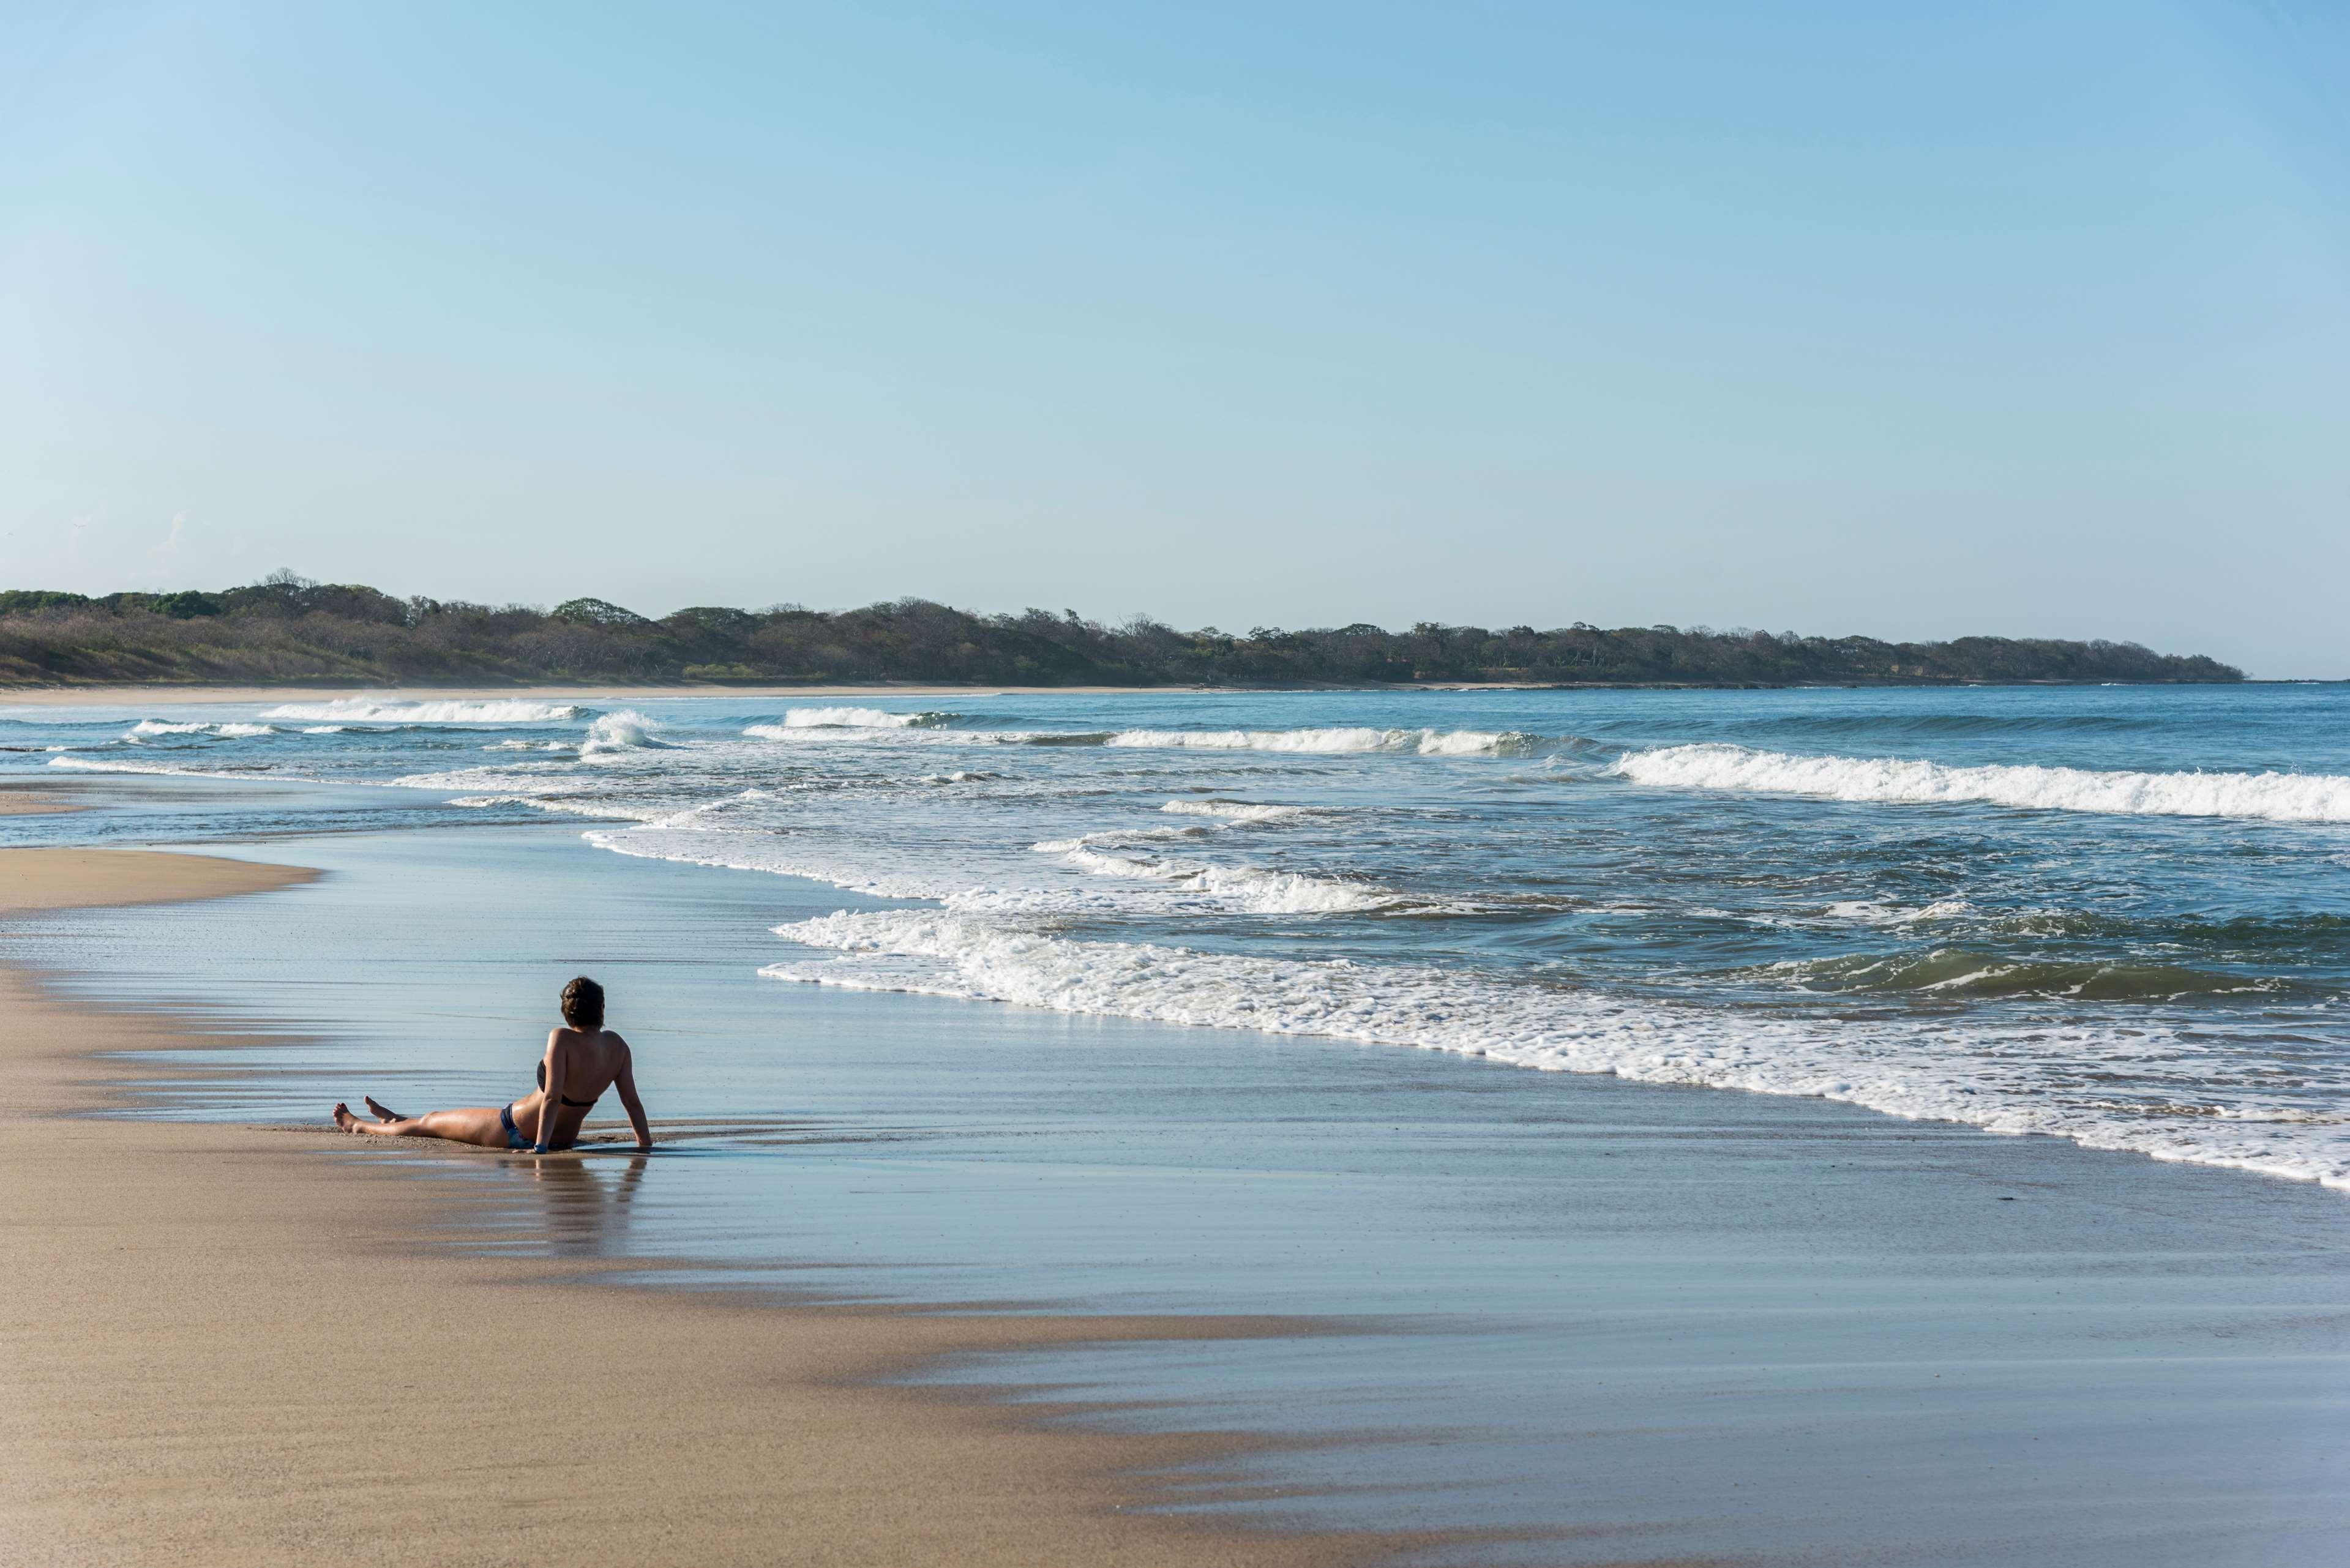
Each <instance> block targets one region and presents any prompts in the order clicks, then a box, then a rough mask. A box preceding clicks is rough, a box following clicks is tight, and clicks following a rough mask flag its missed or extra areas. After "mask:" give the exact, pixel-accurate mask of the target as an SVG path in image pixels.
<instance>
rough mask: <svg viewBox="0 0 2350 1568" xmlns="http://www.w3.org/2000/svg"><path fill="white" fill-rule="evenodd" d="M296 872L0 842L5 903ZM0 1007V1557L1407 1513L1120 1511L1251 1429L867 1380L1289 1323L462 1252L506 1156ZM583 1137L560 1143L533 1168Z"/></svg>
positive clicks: (818, 1540) (1049, 1549)
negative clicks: (1183, 1429)
mask: <svg viewBox="0 0 2350 1568" xmlns="http://www.w3.org/2000/svg"><path fill="white" fill-rule="evenodd" d="M308 875H309V874H308V873H307V872H304V871H301V870H298V869H293V868H285V867H267V866H256V865H252V864H249V863H245V862H241V861H229V860H218V859H211V858H206V857H193V856H184V855H168V854H157V853H132V852H120V851H96V850H62V849H59V850H47V849H9V850H5V851H0V918H5V916H6V915H9V914H15V913H23V912H28V911H36V910H55V909H65V908H70V907H78V906H88V905H93V904H99V903H126V902H160V901H168V900H174V899H184V898H205V897H218V896H226V895H232V894H255V893H263V892H265V891H266V890H267V889H269V888H276V887H282V886H285V885H286V884H288V883H290V882H294V881H298V880H301V879H303V878H305V877H307V876H308ZM0 1008H5V1015H6V1018H7V1027H6V1028H5V1031H0V1104H5V1106H6V1107H7V1110H6V1113H5V1116H0V1189H5V1192H6V1193H7V1199H6V1202H5V1206H0V1221H4V1222H5V1257H6V1259H7V1267H6V1268H5V1271H0V1335H5V1349H0V1562H5V1563H9V1564H11V1565H14V1568H31V1565H34V1564H51V1563H75V1564H79V1563H133V1564H136V1563H175V1564H178V1563H197V1564H205V1563H236V1564H246V1563H317V1562H322V1561H330V1560H339V1561H356V1562H381V1563H508V1562H511V1563H523V1562H526V1561H527V1562H553V1563H565V1564H600V1563H612V1564H630V1565H635V1564H643V1563H667V1562H683V1563H697V1564H724V1563H827V1564H831V1563H838V1564H854V1563H975V1564H993V1563H1003V1564H1011V1563H1020V1564H1034V1563H1088V1564H1091V1563H1134V1564H1153V1565H1158V1564H1167V1565H1173V1568H1182V1565H1188V1564H1195V1563H1199V1564H1205V1563H1264V1564H1300V1565H1304V1564H1337V1563H1366V1562H1372V1561H1376V1560H1378V1559H1379V1558H1381V1557H1384V1556H1386V1555H1388V1553H1389V1552H1392V1551H1394V1550H1397V1549H1399V1548H1401V1547H1403V1546H1406V1545H1409V1544H1414V1543H1415V1542H1405V1541H1401V1540H1397V1539H1390V1538H1370V1537H1364V1536H1351V1537H1332V1536H1328V1535H1304V1534H1296V1535H1286V1534H1284V1535H1270V1534H1266V1533H1263V1532H1243V1531H1239V1530H1233V1529H1219V1528H1212V1527H1209V1526H1203V1525H1198V1524H1193V1523H1189V1522H1183V1521H1176V1520H1173V1519H1170V1518H1166V1517H1163V1516H1153V1515H1142V1514H1137V1513H1134V1512H1131V1511H1128V1510H1131V1509H1133V1508H1135V1507H1136V1506H1137V1505H1138V1504H1141V1503H1146V1502H1148V1501H1150V1495H1151V1494H1150V1492H1149V1487H1148V1482H1147V1478H1146V1477H1145V1475H1144V1473H1143V1472H1146V1471H1148V1470H1150V1469H1155V1468H1158V1467H1163V1466H1166V1465H1169V1464H1172V1463H1175V1462H1178V1461H1183V1460H1200V1459H1215V1458H1217V1457H1218V1456H1220V1455H1227V1454H1232V1453H1235V1452H1237V1451H1238V1450H1237V1448H1236V1447H1235V1445H1233V1444H1232V1443H1231V1442H1229V1441H1226V1440H1223V1439H1219V1438H1211V1437H1173V1438H1138V1437H1126V1436H1100V1435H1091V1434H1085V1433H1078V1432H1072V1431H1067V1430H1058V1431H1048V1430H1045V1429H1042V1428H1041V1427H1040V1426H1039V1417H1038V1416H1037V1415H1036V1414H1017V1415H1015V1414H1014V1412H1012V1411H1011V1410H1009V1409H1007V1408H1005V1407H1002V1406H997V1405H991V1404H988V1403H985V1402H984V1401H983V1400H980V1399H978V1398H974V1397H947V1396H945V1395H941V1394H938V1393H934V1392H929V1391H920V1390H913V1389H907V1388H902V1387H887V1386H877V1385H876V1383H875V1380H876V1379H878V1378H880V1377H884V1376H889V1375H891V1374H893V1373H897V1372H901V1371H904V1370H905V1369H907V1368H909V1367H911V1366H917V1365H919V1364H920V1363H921V1362H922V1361H924V1360H926V1359H927V1358H930V1357H933V1356H937V1355H944V1354H951V1353H953V1352H957V1351H964V1350H976V1349H985V1348H995V1347H1009V1346H1017V1345H1026V1344H1041V1343H1048V1342H1066V1341H1071V1340H1082V1339H1103V1338H1138V1339H1139V1338H1151V1337H1222V1336H1229V1335H1242V1334H1271V1333H1282V1332H1296V1331H1297V1330H1298V1329H1299V1328H1300V1327H1301V1326H1302V1325H1299V1324H1292V1323H1286V1322H1282V1321H1253V1320H1242V1319H1232V1320H1222V1319H1215V1318H1174V1319H1152V1320H1137V1319H1091V1318H1089V1319H1076V1318H1035V1317H1004V1316H983V1315H960V1316H957V1315H941V1314H899V1313H877V1312H871V1311H864V1310H845V1309H837V1308H827V1307H821V1306H806V1307H803V1306H777V1305H775V1304H772V1303H765V1302H754V1301H750V1300H736V1299H729V1298H722V1297H713V1296H704V1295H681V1294H676V1293H662V1292H657V1291H651V1290H646V1289H640V1288H638V1287H635V1286H631V1285H629V1284H628V1283H627V1282H626V1281H625V1277H624V1276H622V1275H620V1274H619V1273H617V1272H613V1271H612V1270H611V1269H609V1268H608V1267H607V1266H599V1265H596V1264H592V1263H583V1264H577V1265H565V1264H550V1263H546V1262H521V1261H516V1260H514V1259H511V1258H483V1257H477V1256H467V1255H463V1254H461V1253H459V1252H456V1251H452V1249H450V1248H449V1247H448V1246H447V1245H446V1243H447V1241H449V1240H450V1239H451V1238H452V1235H454V1236H460V1237H462V1236H463V1234H464V1233H465V1232H466V1231H467V1230H468V1229H469V1228H471V1229H473V1230H475V1231H480V1230H484V1229H486V1228H487V1227H489V1226H490V1225H492V1224H493V1223H494V1220H493V1218H492V1217H491V1216H490V1215H489V1214H487V1213H486V1212H484V1210H486V1208H487V1202H486V1200H485V1199H484V1198H482V1197H481V1196H480V1193H481V1189H482V1188H483V1187H484V1185H485V1184H483V1183H480V1182H478V1181H456V1180H452V1179H449V1172H450V1171H451V1170H452V1166H451V1165H450V1164H449V1163H448V1162H450V1161H451V1160H455V1159H467V1158H483V1159H494V1158H502V1157H498V1156H494V1155H490V1154H487V1153H484V1154H482V1155H479V1156H473V1155H465V1154H457V1153H453V1152H452V1151H448V1150H446V1149H445V1148H442V1147H437V1146H436V1147H432V1148H423V1149H420V1148H417V1147H414V1146H408V1145H398V1146H392V1147H389V1148H386V1147H382V1146H380V1145H375V1146H371V1147H359V1146H358V1145H356V1144H354V1143H353V1142H352V1141H351V1140H348V1139H345V1138H342V1137H338V1136H336V1135H333V1134H328V1133H321V1134H317V1135H311V1134H308V1133H300V1132H288V1131H285V1130H272V1129H265V1128H251V1127H222V1126H213V1125H199V1124H187V1123H172V1122H154V1121H137V1122H133V1121H124V1120H116V1119H99V1118H96V1117H91V1116H79V1115H76V1114H74V1113H75V1112H77V1111H79V1110H84V1109H87V1108H89V1107H92V1106H102V1105H104V1104H106V1103H108V1102H109V1100H112V1101H117V1102H118V1103H119V1101H120V1099H121V1098H122V1097H124V1096H126V1095H127V1094H129V1093H130V1091H131V1089H132V1088H133V1086H134V1085H133V1076H134V1074H135V1072H136V1071H137V1069H136V1068H135V1067H134V1066H133V1065H131V1064H126V1063H122V1062H120V1061H115V1060H93V1059H92V1057H91V1053H96V1052H113V1051H123V1050H143V1049H154V1048H158V1047H163V1046H175V1047H186V1046H189V1045H190V1044H192V1042H191V1041H190V1039H189V1036H188V1034H187V1033H186V1031H185V1029H184V1027H182V1026H180V1025H176V1024H174V1023H173V1022H172V1021H171V1020H169V1019H165V1018H160V1017H150V1016H144V1015H140V1014H133V1013H121V1012H104V1011H99V1010H98V1009H96V1008H93V1007H90V1006H88V1005H85V1004H82V1003H80V1002H67V1001H65V1000H62V999H60V998H59V997H58V996H57V995H55V994H53V993H52V992H49V991H48V990H47V988H45V987H44V986H43V984H42V983H41V981H40V979H39V977H38V976H36V975H33V974H29V973H27V972H25V971H21V970H18V969H11V968H0ZM213 1043H214V1044H220V1043H222V1042H218V1041H214V1042H213ZM194 1044H203V1042H201V1041H199V1042H194ZM184 1060H185V1058H182V1061H184ZM172 1071H173V1072H174V1074H175V1075H178V1074H182V1072H183V1071H184V1070H183V1068H182V1067H181V1066H180V1065H178V1064H175V1065H174V1067H173V1069H172ZM321 1110H322V1114H323V1110H324V1107H321ZM577 1158H580V1157H577V1156H557V1157H553V1158H551V1159H550V1161H549V1162H548V1164H547V1165H546V1167H545V1168H543V1169H544V1172H545V1176H546V1179H555V1180H559V1179H561V1177H560V1168H562V1167H564V1166H565V1165H566V1164H567V1162H570V1161H576V1160H577ZM656 1158H657V1157H656ZM387 1163H389V1164H390V1165H391V1166H393V1169H392V1170H390V1171H387V1170H385V1169H383V1168H380V1167H382V1166H383V1165H385V1164H387ZM570 1168H572V1169H574V1170H575V1171H576V1169H577V1167H576V1165H573V1166H571V1167H570ZM457 1169H462V1168H457ZM402 1176H404V1177H407V1178H410V1179H393V1178H394V1177H402ZM599 1267H602V1268H603V1272H601V1273H600V1274H598V1269H599ZM591 1280H593V1281H594V1282H591ZM1416 1543H1417V1544H1429V1542H1426V1541H1425V1540H1422V1541H1420V1542H1416Z"/></svg>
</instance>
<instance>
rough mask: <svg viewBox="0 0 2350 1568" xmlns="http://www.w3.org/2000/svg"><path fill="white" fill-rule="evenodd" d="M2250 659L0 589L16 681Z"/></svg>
mask: <svg viewBox="0 0 2350 1568" xmlns="http://www.w3.org/2000/svg"><path fill="white" fill-rule="evenodd" d="M2242 679H2243V672H2242V671H2241V670H2236V669H2233V668H2231V667H2230V666H2228V665H2225V664H2221V663H2219V662H2218V661H2216V660H2214V659H2209V658H2206V657H2203V656H2201V655H2188V656H2181V655H2178V654H2162V653H2157V652H2155V651H2153V650H2152V649H2147V648H2146V647H2143V646H2142V645H2140V644H2137V643H2134V642H2108V641H2102V640H2095V641H2085V642H2074V641H2064V640H2059V639H2041V638H2028V639H2019V638H1995V637H1963V638H1958V639H1952V640H1950V641H1948V642H1920V643H1910V642H1901V643H1894V642H1884V641H1880V640H1878V639H1874V638H1867V637H1840V638H1825V637H1805V636H1802V635H1800V634H1798V633H1795V632H1791V631H1783V632H1776V633H1773V632H1767V631H1756V630H1750V629H1748V628H1743V627H1739V628H1731V629H1730V630H1727V631H1720V632H1717V631H1713V630H1711V629H1709V628H1701V627H1692V628H1674V627H1670V626H1650V627H1619V628H1614V629H1612V630H1611V629H1607V628H1600V627H1597V626H1594V625H1592V624H1590V623H1589V622H1586V621H1574V622H1570V623H1568V624H1567V625H1565V626H1564V627H1561V628H1556V629H1552V630H1540V629H1537V628H1534V627H1532V626H1523V625H1521V626H1513V627H1508V628H1502V629H1500V630H1493V629H1489V628H1484V627H1478V626H1452V625H1445V624H1441V623H1439V622H1435V621H1419V622H1417V623H1415V624H1414V625H1413V626H1412V627H1411V628H1409V630H1406V631H1400V632H1398V631H1389V630H1388V629H1386V628H1383V627H1379V626H1375V625H1373V624H1371V623H1370V622H1367V621H1357V622H1354V623H1351V624H1349V625H1347V626H1341V627H1332V628H1309V629H1304V630H1294V629H1284V628H1280V627H1272V626H1261V627H1256V628H1253V629H1252V630H1250V631H1249V632H1248V633H1247V634H1246V635H1245V636H1242V635H1237V634H1234V633H1231V632H1226V631H1223V630H1221V629H1219V628H1215V627H1212V626H1211V627H1202V628H1200V629H1198V630H1196V631H1182V630H1179V629H1177V628H1174V627H1171V626H1169V625H1167V624H1166V623H1164V622H1162V621H1159V620H1156V619H1154V618H1150V617H1149V616H1136V617H1132V618H1128V620H1126V621H1124V622H1122V623H1120V624H1118V625H1117V626H1115V627H1112V626H1106V625H1104V624H1103V623H1101V622H1099V621H1096V620H1089V619H1087V618H1084V617H1082V616H1080V615H1078V614H1077V613H1076V611H1075V610H1071V609H1064V610H1059V611H1054V610H1048V609H1042V608H1036V607H1031V608H1028V609H1025V610H1023V611H1021V612H1020V613H1019V614H1017V615H992V616H981V615H974V614H972V613H971V612H970V611H967V610H960V609H956V608H954V607H951V606H949V605H942V604H939V603H937V602H936V601H934V600H930V599H921V598H902V599H892V600H886V601H883V602H881V603H879V604H871V605H867V606H864V607H861V608H857V609H848V610H839V611H831V612H827V611H822V610H811V609H808V608H807V607H805V606H802V605H798V604H777V605H771V606H769V607H766V608H764V609H756V610H750V609H734V608H731V607H725V606H713V605H698V606H694V607H691V608H688V609H682V610H679V611H677V612H675V613H674V614H671V615H669V616H666V617H664V618H661V619H660V620H658V621H656V620H651V619H649V618H646V617H644V616H641V615H639V614H638V613H636V612H635V611H633V610H629V609H627V608H624V607H621V606H619V605H617V604H614V603H613V602H611V601H610V600H608V599H600V598H591V597H583V598H573V599H567V600H565V601H563V602H562V603H561V604H559V605H557V606H556V607H555V608H554V609H553V610H552V611H549V610H546V609H542V608H540V607H537V606H535V605H511V604H510V605H485V604H475V603H472V602H469V601H467V600H463V599H432V598H427V597H422V596H415V597H407V598H396V597H392V596H391V595H389V594H385V593H381V592H379V591H378V590H377V589H375V588H372V587H367V586H366V585H364V584H358V583H318V582H314V581H312V580H310V579H309V578H307V577H304V576H299V575H298V574H296V573H294V572H290V571H281V572H274V573H272V574H271V575H270V576H267V577H265V578H264V579H263V580H262V581H260V582H258V583H252V584H247V585H245V586H244V587H233V588H223V589H218V590H214V591H210V592H204V591H198V590H194V589H184V590H181V591H178V592H174V593H168V594H146V593H121V594H110V595H107V596H104V597H98V598H92V597H88V596H85V595H81V594H74V593H65V592H61V591H57V590H50V589H40V588H15V589H7V590H0V684H14V685H25V684H34V683H46V684H59V683H71V682H88V681H158V682H181V683H195V682H203V681H246V682H270V681H287V682H292V681H326V682H348V683H350V684H367V683H379V682H380V683H387V684H388V683H395V682H409V683H432V682H459V681H463V682H479V683H521V682H528V681H560V680H600V681H616V682H624V683H626V682H639V683H653V682H660V681H671V680H708V681H733V682H760V681H765V682H774V683H776V684H808V683H816V682H822V681H893V680H903V681H927V682H940V683H962V682H969V683H984V684H999V683H1000V684H1004V685H1033V686H1059V685H1080V684H1084V685H1132V686H1165V685H1256V686H1311V685H1348V686H1362V685H1386V684H1400V683H1405V682H1412V681H1432V682H1457V681H1491V680H1523V681H1535V682H1547V683H1558V684H1586V685H1661V686H1779V685H1803V684H1835V685H1870V684H1925V685H1933V684H1942V683H1958V682H1970V681H2106V680H2127V681H2227V680H2242Z"/></svg>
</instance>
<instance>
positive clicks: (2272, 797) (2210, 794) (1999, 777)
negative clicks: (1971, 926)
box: [1608, 743, 2350, 822]
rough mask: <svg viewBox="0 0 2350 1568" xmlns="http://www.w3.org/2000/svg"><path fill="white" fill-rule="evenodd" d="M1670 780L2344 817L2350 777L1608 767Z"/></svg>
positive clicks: (1659, 760)
mask: <svg viewBox="0 0 2350 1568" xmlns="http://www.w3.org/2000/svg"><path fill="white" fill-rule="evenodd" d="M1608 771H1609V772H1610V773H1612V774H1615V775H1616V776H1617V777H1619V778H1623V779H1626V780H1628V781H1630V782H1631V783H1633V784H1649V785H1655V786H1661V787H1665V788H1672V789H1707V790H1730V791H1742V792H1747V793H1751V794H1804V795H1814V796H1818V797H1821V798H1823V799H1827V800H1848V801H1863V802H1874V803H1882V804H1888V805H1926V804H1932V803H1939V802H1977V803H1982V804H1986V805H2005V806H2016V807H2021V808H2024V809H2031V810H2043V811H2086V812H2105V813H2112V814H2118V815H2134V816H2234V817H2247V818H2255V819H2262V820H2266V821H2270V822H2350V777H2343V776H2341V775H2339V774H2278V773H2262V774H2231V773H2161V774H2147V773H2101V772H2095V771H2091V770H2088V769H2084V768H2052V767H2035V766H2020V765H2008V764H1996V763H1994V764H1989V765H1984V766H1980V767H1950V766H1947V765H1945V764H1943V763H1930V762H1924V761H1919V760H1911V759H1904V758H1898V757H1836V756H1821V757H1807V756H1792V755H1789V754H1788V753H1784V752H1758V751H1750V750H1749V749H1747V748H1746V747H1744V746H1732V745H1724V744H1719V743H1709V744H1704V745H1690V746H1664V747H1659V748H1658V749H1656V750H1654V751H1646V752H1635V753H1632V754H1631V755H1630V756H1627V757H1625V758H1623V759H1621V760H1620V761H1618V762H1617V763H1615V764H1614V765H1613V766H1612V767H1611V768H1610V769H1609V770H1608Z"/></svg>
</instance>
